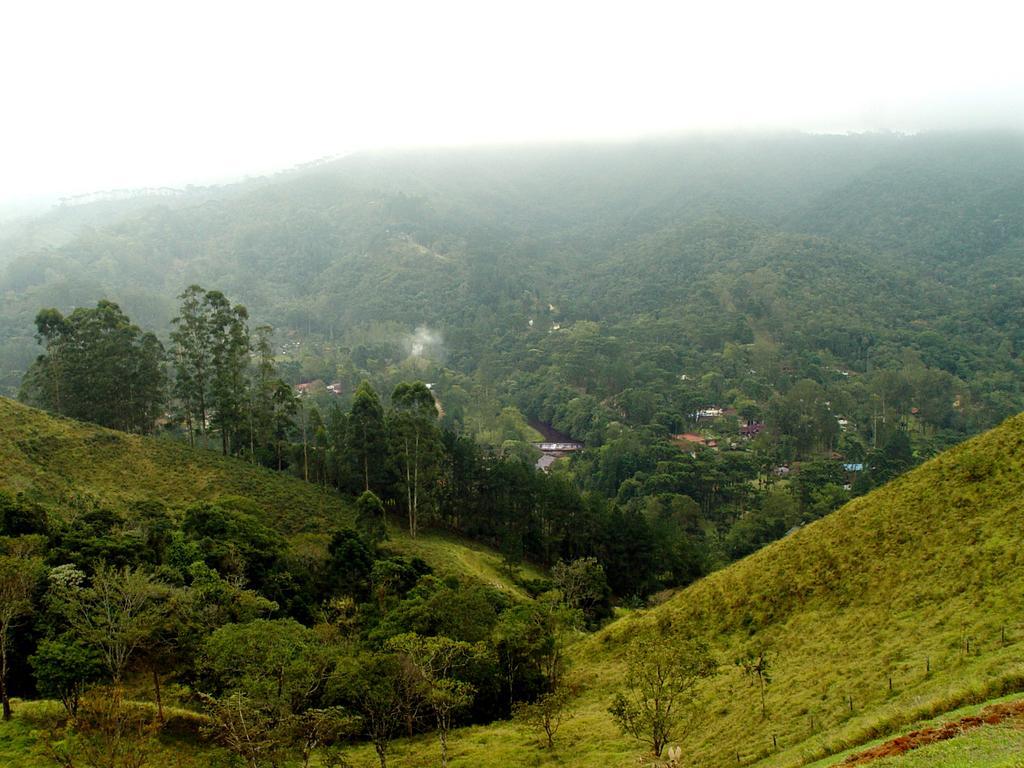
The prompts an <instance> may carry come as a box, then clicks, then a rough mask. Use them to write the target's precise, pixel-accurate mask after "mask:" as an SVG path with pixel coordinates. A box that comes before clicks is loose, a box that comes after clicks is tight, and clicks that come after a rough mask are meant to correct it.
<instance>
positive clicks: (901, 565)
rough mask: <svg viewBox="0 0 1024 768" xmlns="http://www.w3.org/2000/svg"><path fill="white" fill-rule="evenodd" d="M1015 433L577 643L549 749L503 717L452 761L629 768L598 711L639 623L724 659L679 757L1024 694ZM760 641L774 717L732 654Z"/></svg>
mask: <svg viewBox="0 0 1024 768" xmlns="http://www.w3.org/2000/svg"><path fill="white" fill-rule="evenodd" d="M1022 432H1024V416H1018V417H1014V418H1012V419H1010V420H1008V421H1007V422H1005V423H1004V424H1003V425H1002V426H1000V427H999V428H997V429H995V430H993V431H991V432H989V433H986V434H984V435H982V436H981V437H979V438H976V439H974V440H972V441H970V442H968V443H966V444H964V445H962V446H960V447H958V448H956V449H954V450H952V451H949V452H947V453H945V454H943V455H941V456H940V457H938V458H936V459H934V460H933V461H930V462H929V463H927V464H925V465H923V466H922V467H920V468H919V469H917V470H915V471H914V472H911V473H910V474H908V475H906V476H904V477H903V478H901V479H899V480H897V481H895V482H893V483H891V484H890V485H888V486H885V487H883V488H881V489H879V490H878V491H876V492H874V493H872V494H870V495H868V496H866V497H862V498H860V499H857V500H856V501H854V502H852V503H850V504H848V505H846V506H845V507H843V508H842V509H840V510H839V511H837V512H835V513H834V514H832V515H830V516H829V517H827V518H825V519H823V520H821V521H819V522H817V523H814V524H812V525H809V526H807V527H806V528H804V529H803V530H800V531H798V532H797V533H795V534H793V535H791V536H789V537H788V538H786V539H784V540H782V541H779V542H777V543H775V544H773V545H771V546H769V547H767V548H765V549H764V550H762V551H760V552H758V553H757V554H755V555H753V556H751V557H749V558H747V559H745V560H743V561H741V562H739V563H736V564H734V565H733V566H731V567H729V568H726V569H724V570H723V571H720V572H718V573H715V574H713V575H712V576H710V577H708V578H706V579H704V580H702V581H701V582H698V583H697V584H694V585H693V586H691V587H690V588H688V589H686V590H684V591H682V592H681V593H679V594H678V595H676V596H675V597H674V598H672V599H671V600H670V601H669V602H667V603H666V604H664V605H662V606H659V607H658V608H656V609H653V610H650V611H646V612H637V613H635V614H632V615H630V616H628V617H626V618H624V619H621V620H619V621H617V622H615V623H613V624H612V625H610V626H609V627H607V628H606V629H605V630H604V631H602V632H600V633H598V634H597V635H595V636H593V637H591V638H588V639H587V640H585V641H583V642H581V643H579V644H577V645H576V647H575V648H574V649H573V653H572V656H573V661H574V665H575V669H576V674H577V676H578V677H579V678H580V679H581V680H582V681H583V683H584V684H585V686H586V689H585V692H584V693H583V694H582V695H581V697H580V698H579V699H578V701H577V702H576V703H575V705H574V706H575V715H576V716H575V717H574V718H573V719H572V720H570V721H569V722H567V723H566V725H565V726H563V731H562V732H561V734H560V735H561V746H560V747H559V749H558V750H557V752H556V753H554V754H551V753H548V752H547V751H545V750H542V749H540V748H539V739H538V738H537V736H536V734H533V733H529V732H527V731H525V730H523V729H522V728H521V727H520V726H518V725H515V724H500V725H497V726H492V727H481V728H472V729H466V730H465V731H463V732H462V733H461V735H460V737H459V738H457V739H456V740H455V753H456V755H457V761H456V763H455V764H456V765H462V766H499V765H502V766H507V765H559V766H581V767H582V766H593V765H602V766H623V767H624V766H631V765H636V764H637V759H638V757H639V756H640V754H641V752H642V749H641V748H640V747H639V746H638V745H636V743H635V742H631V741H630V740H628V739H626V738H623V737H621V736H620V735H619V734H618V733H617V732H616V730H615V728H614V727H613V724H612V722H611V719H610V718H609V716H608V715H607V713H606V708H607V705H608V702H609V699H610V697H611V695H612V693H613V692H614V690H615V689H616V686H617V685H618V684H619V681H620V679H621V676H622V671H623V670H622V655H623V651H624V649H625V646H626V643H627V641H628V640H629V639H630V638H632V637H634V636H636V635H638V634H641V633H647V632H655V631H661V632H667V633H669V634H670V635H671V634H676V635H681V634H682V633H684V632H686V631H687V628H688V627H696V628H697V630H696V631H697V632H699V633H701V634H703V635H705V636H706V637H707V639H708V641H709V642H710V643H711V644H712V647H713V648H714V649H715V651H716V653H717V655H718V657H719V660H720V662H721V664H722V667H721V671H720V674H719V675H718V676H717V678H715V679H714V681H713V682H712V683H711V684H710V685H708V687H707V691H706V692H707V694H708V697H709V700H710V702H711V703H710V705H709V707H708V711H707V719H706V722H705V723H703V724H701V725H700V726H694V727H693V728H691V730H690V732H689V733H688V734H687V735H686V737H685V738H684V739H683V740H682V746H683V748H684V753H685V754H686V755H688V760H689V762H688V763H687V764H688V765H690V764H693V765H701V766H730V765H750V764H758V765H763V766H779V767H781V766H799V765H806V764H809V763H812V762H814V761H817V760H822V759H823V758H827V757H828V756H830V755H836V754H839V753H841V752H842V751H844V750H846V749H849V748H851V747H854V746H857V745H861V744H864V743H866V742H869V741H871V740H872V739H876V738H878V737H879V736H882V735H885V734H889V733H895V732H899V731H901V730H904V729H905V728H907V727H908V726H909V725H910V724H912V723H915V722H917V721H919V720H920V719H922V718H927V717H934V716H937V715H939V714H941V713H944V712H947V711H950V710H953V709H955V708H957V707H960V706H964V705H966V704H969V703H972V702H980V701H985V700H987V699H990V698H993V697H996V696H999V695H1002V694H1004V693H1007V692H1010V691H1015V690H1019V689H1020V688H1021V687H1022V686H1024V567H1022V566H1024V525H1022V523H1024V493H1022V488H1024V485H1022V481H1024V435H1022ZM761 649H766V650H767V651H768V653H769V657H770V661H771V677H772V681H771V683H770V684H769V685H768V688H767V704H768V716H767V718H762V715H761V711H760V702H759V698H758V693H757V690H756V689H755V688H753V687H751V685H750V682H749V681H748V680H747V679H746V678H745V677H744V676H743V674H742V673H741V672H740V670H739V669H738V668H737V667H736V666H734V664H733V661H734V660H735V659H736V658H737V657H739V656H740V655H741V654H743V653H744V652H746V651H751V650H761ZM890 680H891V690H890ZM773 737H774V741H773ZM978 738H981V737H980V736H979V737H978ZM776 743H777V745H778V746H777V748H776V747H775V744H776ZM431 748H432V745H430V744H429V742H422V743H421V742H417V743H414V744H410V745H406V747H405V750H404V753H405V757H406V758H407V759H408V760H412V761H414V762H412V763H409V762H403V763H402V764H419V763H418V762H415V761H416V760H422V759H425V758H426V756H427V755H428V754H429V750H430V749H431ZM947 748H948V749H952V747H947ZM366 757H367V759H368V758H369V755H366ZM822 764H823V765H825V764H828V761H826V762H824V763H822Z"/></svg>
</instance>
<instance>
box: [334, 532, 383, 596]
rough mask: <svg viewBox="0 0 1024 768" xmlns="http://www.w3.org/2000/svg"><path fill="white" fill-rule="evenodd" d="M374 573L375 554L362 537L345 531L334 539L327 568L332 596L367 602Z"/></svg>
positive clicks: (336, 534) (337, 534)
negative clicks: (340, 595) (371, 577)
mask: <svg viewBox="0 0 1024 768" xmlns="http://www.w3.org/2000/svg"><path fill="white" fill-rule="evenodd" d="M372 570H373V554H372V553H371V552H370V550H369V548H367V546H366V543H365V542H364V541H363V539H362V537H361V536H360V535H359V534H358V533H356V532H355V531H353V530H352V529H351V528H343V529H341V530H340V531H337V532H336V533H335V534H334V535H333V536H332V537H331V541H330V543H329V544H328V545H327V563H326V565H325V566H324V576H325V580H326V587H327V590H328V592H329V593H330V594H331V595H337V594H342V595H347V596H349V597H352V598H356V599H360V600H361V599H364V598H366V597H367V596H368V595H369V591H370V574H371V572H372Z"/></svg>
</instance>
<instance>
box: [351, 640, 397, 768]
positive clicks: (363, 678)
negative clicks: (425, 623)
mask: <svg viewBox="0 0 1024 768" xmlns="http://www.w3.org/2000/svg"><path fill="white" fill-rule="evenodd" d="M353 669H354V673H353V674H352V675H350V677H352V678H354V679H352V680H349V681H347V687H348V689H349V693H348V697H349V698H350V700H351V701H352V708H353V709H354V710H355V711H356V712H358V713H359V716H360V717H361V718H362V731H363V733H364V735H365V736H366V737H367V738H368V739H369V740H370V742H371V743H372V744H373V749H374V751H375V752H376V753H377V759H378V760H379V761H380V768H387V765H388V759H387V756H388V748H389V747H390V745H391V741H392V739H393V738H394V737H395V735H396V734H397V733H398V732H399V731H400V730H401V728H402V725H403V724H404V723H405V719H406V713H407V712H408V711H409V705H410V701H409V691H408V690H407V687H406V685H405V684H404V681H405V675H404V674H403V670H402V668H401V666H400V664H399V661H398V658H397V657H396V656H395V655H393V654H385V653H373V654H364V655H362V656H360V657H358V663H357V664H355V665H354V666H353Z"/></svg>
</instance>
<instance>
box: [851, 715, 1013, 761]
mask: <svg viewBox="0 0 1024 768" xmlns="http://www.w3.org/2000/svg"><path fill="white" fill-rule="evenodd" d="M1005 720H1022V721H1024V699H1020V700H1019V701H1011V702H1007V703H1006V704H991V705H989V706H987V707H985V708H984V709H983V710H981V712H980V713H979V714H977V715H970V716H967V717H961V718H960V719H959V720H952V721H950V722H948V723H945V724H944V725H941V726H939V727H937V728H922V729H921V730H919V731H911V732H910V733H908V734H905V735H903V736H898V737H896V738H895V739H890V740H889V741H887V742H885V743H884V744H879V745H878V746H877V747H872V748H871V749H867V750H864V751H863V752H857V753H855V754H852V755H849V756H848V757H847V758H846V759H845V760H843V761H842V762H841V763H836V765H839V766H851V765H866V764H867V763H870V762H871V761H873V760H878V759H880V758H883V757H897V756H899V755H902V754H904V753H905V752H909V751H910V750H912V749H918V748H919V747H924V746H927V745H928V744H934V743H935V742H937V741H946V740H948V739H955V738H956V737H957V736H961V735H963V734H964V733H967V732H968V731H973V730H974V729H975V728H980V727H981V726H983V725H996V724H997V723H1001V722H1003V721H1005Z"/></svg>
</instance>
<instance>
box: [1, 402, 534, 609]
mask: <svg viewBox="0 0 1024 768" xmlns="http://www.w3.org/2000/svg"><path fill="white" fill-rule="evenodd" d="M0 490H2V491H6V492H8V493H11V494H17V493H24V494H25V495H26V496H27V497H28V498H30V499H31V500H33V501H35V502H37V503H39V504H41V505H43V506H44V507H45V508H46V509H47V510H48V511H49V512H50V514H51V515H56V516H58V517H59V516H62V515H67V514H71V513H72V511H73V510H74V509H75V508H76V507H77V506H81V505H82V504H83V503H91V502H97V503H100V504H102V505H104V506H106V507H108V508H111V509H113V510H114V511H118V512H129V511H130V508H131V506H132V504H133V503H135V502H141V501H159V502H161V503H162V504H164V505H166V506H168V507H169V508H171V509H172V510H173V509H182V508H184V507H186V506H188V505H189V504H192V503H194V502H198V501H214V500H216V499H219V498H223V497H228V496H241V497H244V498H246V499H249V500H250V501H251V502H252V503H254V504H255V505H256V507H257V508H258V509H259V510H260V512H261V513H262V522H263V523H265V524H267V525H269V526H271V527H272V528H274V529H275V530H277V531H278V532H280V533H282V534H284V535H285V536H287V537H288V538H289V540H290V541H291V543H292V546H293V547H307V546H313V547H322V546H325V545H326V541H327V537H328V534H329V532H330V531H331V530H333V529H334V528H337V527H338V526H340V525H346V524H349V523H351V521H352V519H353V518H352V514H353V513H352V510H351V509H350V507H349V505H348V502H347V501H346V500H345V499H343V498H342V497H341V496H339V495H338V494H337V493H335V492H332V491H330V490H322V489H320V488H319V487H317V486H315V485H311V484H309V483H304V482H302V481H301V480H298V479H296V478H293V477H289V476H287V475H284V474H282V473H278V472H273V471H270V470H267V469H263V468H260V467H256V466H252V465H250V464H247V463H245V462H243V461H240V460H238V459H234V458H225V457H223V456H221V455H220V454H219V453H217V452H215V451H212V450H210V451H207V450H193V449H191V448H189V447H188V446H187V445H184V444H182V443H178V442H174V441H170V440H158V439H154V438H147V437H139V436H137V435H128V434H125V433H123V432H115V431H112V430H108V429H102V428H100V427H95V426H92V425H89V424H83V423H81V422H77V421H73V420H71V419H62V418H58V417H54V416H52V415H49V414H45V413H43V412H42V411H38V410H35V409H33V408H28V407H26V406H24V405H21V404H20V403H17V402H15V401H13V400H9V399H7V398H3V397H0ZM390 535H391V542H390V544H389V546H390V548H393V549H395V550H397V551H400V552H402V553H403V554H409V555H416V556H419V557H422V558H423V559H424V560H426V561H427V562H428V563H430V564H431V566H432V567H434V569H435V570H436V571H438V572H440V573H451V574H454V575H458V576H464V577H470V578H475V579H479V580H481V581H484V582H486V583H488V584H490V585H492V586H495V587H498V588H500V589H503V590H505V591H508V592H513V593H516V594H520V595H522V594H523V593H522V590H521V589H520V588H519V587H518V586H516V585H515V584H513V583H512V582H511V581H510V580H509V578H508V576H507V574H506V573H505V572H504V571H503V570H502V568H501V563H502V561H501V557H500V555H498V554H496V553H495V552H493V551H491V550H488V549H487V548H485V547H482V546H480V545H477V544H473V543H466V542H462V541H460V540H457V539H454V538H451V537H443V536H438V535H431V534H427V535H421V536H420V537H418V538H417V539H415V540H412V539H410V538H409V537H408V536H407V535H405V534H404V532H403V530H402V529H401V528H400V526H397V525H392V526H391V529H390ZM527 571H528V574H527V575H529V576H537V575H538V574H536V573H533V572H529V569H527Z"/></svg>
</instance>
